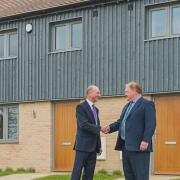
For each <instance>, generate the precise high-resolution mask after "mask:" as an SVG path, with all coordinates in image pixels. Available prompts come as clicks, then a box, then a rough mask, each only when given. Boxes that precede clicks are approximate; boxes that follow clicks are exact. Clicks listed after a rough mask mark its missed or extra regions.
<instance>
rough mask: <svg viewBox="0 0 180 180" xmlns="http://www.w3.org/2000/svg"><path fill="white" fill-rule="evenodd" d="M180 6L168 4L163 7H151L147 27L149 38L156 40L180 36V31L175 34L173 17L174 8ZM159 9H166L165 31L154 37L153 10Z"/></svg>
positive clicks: (179, 5)
mask: <svg viewBox="0 0 180 180" xmlns="http://www.w3.org/2000/svg"><path fill="white" fill-rule="evenodd" d="M174 7H180V4H176V5H166V6H162V7H155V8H149V9H148V13H147V15H148V16H147V29H146V34H147V36H146V38H147V40H156V39H166V38H172V37H180V33H177V34H173V31H172V29H173V23H172V22H173V19H172V18H173V17H172V8H174ZM158 10H165V33H164V34H163V35H162V36H155V37H152V12H153V11H158Z"/></svg>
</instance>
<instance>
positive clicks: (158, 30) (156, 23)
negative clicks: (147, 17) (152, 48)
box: [151, 9, 165, 37]
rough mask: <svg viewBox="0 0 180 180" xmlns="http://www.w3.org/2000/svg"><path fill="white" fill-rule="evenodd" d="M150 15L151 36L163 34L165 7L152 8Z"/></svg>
mask: <svg viewBox="0 0 180 180" xmlns="http://www.w3.org/2000/svg"><path fill="white" fill-rule="evenodd" d="M151 15H152V17H151V24H152V26H151V27H152V29H151V34H152V37H158V36H163V35H165V9H161V10H154V11H152V13H151Z"/></svg>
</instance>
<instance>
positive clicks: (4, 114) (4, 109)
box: [0, 105, 19, 144]
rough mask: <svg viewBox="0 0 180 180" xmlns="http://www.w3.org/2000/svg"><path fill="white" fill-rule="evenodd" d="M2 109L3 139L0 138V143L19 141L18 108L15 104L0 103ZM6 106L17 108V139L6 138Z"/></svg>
mask: <svg viewBox="0 0 180 180" xmlns="http://www.w3.org/2000/svg"><path fill="white" fill-rule="evenodd" d="M0 108H2V109H3V139H0V144H4V143H18V141H19V108H18V106H17V105H8V106H3V105H0ZM8 108H17V112H18V113H17V139H8Z"/></svg>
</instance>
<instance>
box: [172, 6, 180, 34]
mask: <svg viewBox="0 0 180 180" xmlns="http://www.w3.org/2000/svg"><path fill="white" fill-rule="evenodd" d="M172 33H173V34H180V6H178V7H173V8H172Z"/></svg>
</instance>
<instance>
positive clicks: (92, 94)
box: [89, 87, 101, 103]
mask: <svg viewBox="0 0 180 180" xmlns="http://www.w3.org/2000/svg"><path fill="white" fill-rule="evenodd" d="M89 97H90V98H91V101H92V102H93V103H95V102H97V101H98V100H99V99H100V97H101V92H100V90H99V88H97V87H96V88H94V89H92V90H91V91H90V92H89Z"/></svg>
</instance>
